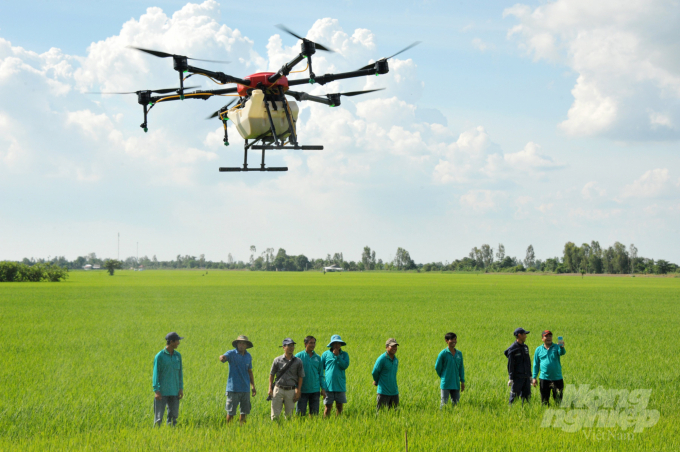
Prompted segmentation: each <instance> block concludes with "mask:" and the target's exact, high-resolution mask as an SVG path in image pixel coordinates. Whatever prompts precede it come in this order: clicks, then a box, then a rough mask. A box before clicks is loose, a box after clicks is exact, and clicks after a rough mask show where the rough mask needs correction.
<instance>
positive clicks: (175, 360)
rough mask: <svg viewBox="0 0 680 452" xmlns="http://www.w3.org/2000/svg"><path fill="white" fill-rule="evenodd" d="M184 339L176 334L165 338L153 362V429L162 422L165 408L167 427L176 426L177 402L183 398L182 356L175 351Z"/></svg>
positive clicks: (170, 334) (169, 334)
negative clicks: (166, 411) (162, 347)
mask: <svg viewBox="0 0 680 452" xmlns="http://www.w3.org/2000/svg"><path fill="white" fill-rule="evenodd" d="M182 339H184V338H183V337H179V334H177V333H174V332H173V333H168V334H167V335H166V336H165V343H166V345H165V348H164V349H163V350H161V351H160V352H158V354H157V355H156V357H155V358H154V360H153V390H154V393H155V395H154V401H153V411H154V423H153V425H154V427H160V425H161V422H163V414H164V413H165V407H166V406H167V407H168V419H167V424H168V425H172V426H174V425H176V424H177V417H178V416H179V401H180V399H182V397H184V378H183V375H182V355H180V354H179V352H178V351H177V347H179V341H180V340H182Z"/></svg>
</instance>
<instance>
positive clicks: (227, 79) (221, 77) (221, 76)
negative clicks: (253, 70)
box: [187, 66, 250, 86]
mask: <svg viewBox="0 0 680 452" xmlns="http://www.w3.org/2000/svg"><path fill="white" fill-rule="evenodd" d="M187 71H189V72H191V73H194V74H203V75H207V76H208V77H211V78H214V79H215V80H218V81H219V82H220V83H238V84H239V85H245V86H250V82H249V81H248V80H243V79H241V78H238V77H233V76H231V75H228V74H225V73H224V72H213V71H209V70H207V69H201V68H198V67H193V66H187Z"/></svg>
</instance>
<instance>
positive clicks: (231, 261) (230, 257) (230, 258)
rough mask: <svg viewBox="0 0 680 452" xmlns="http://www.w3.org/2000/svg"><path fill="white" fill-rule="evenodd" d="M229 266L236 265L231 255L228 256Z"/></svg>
mask: <svg viewBox="0 0 680 452" xmlns="http://www.w3.org/2000/svg"><path fill="white" fill-rule="evenodd" d="M227 264H229V266H230V267H231V266H233V265H234V258H233V257H232V255H231V253H229V254H228V255H227Z"/></svg>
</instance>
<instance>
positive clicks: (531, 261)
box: [524, 245, 536, 268]
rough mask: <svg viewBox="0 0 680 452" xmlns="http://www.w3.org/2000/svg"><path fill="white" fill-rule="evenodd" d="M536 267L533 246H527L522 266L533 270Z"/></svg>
mask: <svg viewBox="0 0 680 452" xmlns="http://www.w3.org/2000/svg"><path fill="white" fill-rule="evenodd" d="M535 265H536V254H535V253H534V246H533V245H529V247H528V248H527V254H526V257H525V258H524V266H525V267H526V268H533V267H534V266H535Z"/></svg>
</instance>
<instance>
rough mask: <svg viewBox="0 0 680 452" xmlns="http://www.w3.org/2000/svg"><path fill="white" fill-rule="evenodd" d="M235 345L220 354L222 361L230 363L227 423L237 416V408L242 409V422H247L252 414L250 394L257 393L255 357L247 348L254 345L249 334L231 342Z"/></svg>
mask: <svg viewBox="0 0 680 452" xmlns="http://www.w3.org/2000/svg"><path fill="white" fill-rule="evenodd" d="M231 346H232V347H234V348H233V349H232V350H229V351H228V352H226V353H225V354H224V355H220V356H219V358H218V359H219V360H220V362H221V363H229V378H228V379H227V405H226V407H225V409H226V411H227V423H229V422H231V421H232V420H233V419H234V416H236V409H237V408H238V409H240V414H241V416H240V420H239V422H240V423H241V424H245V423H246V417H247V416H248V415H249V414H250V394H251V393H252V394H253V397H255V394H257V390H256V389H255V379H254V378H253V357H252V356H250V353H248V351H247V349H249V348H252V347H253V343H252V342H250V341H249V340H248V336H239V337H237V338H236V340H234V341H233V342H232V343H231Z"/></svg>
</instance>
